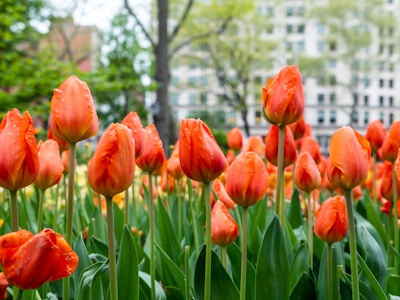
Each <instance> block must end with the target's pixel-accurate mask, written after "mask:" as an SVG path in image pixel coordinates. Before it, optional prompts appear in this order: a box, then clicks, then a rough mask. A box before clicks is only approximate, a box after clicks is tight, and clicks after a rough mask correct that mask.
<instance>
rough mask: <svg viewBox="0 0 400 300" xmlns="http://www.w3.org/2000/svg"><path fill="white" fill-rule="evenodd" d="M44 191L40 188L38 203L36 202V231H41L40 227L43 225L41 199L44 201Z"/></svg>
mask: <svg viewBox="0 0 400 300" xmlns="http://www.w3.org/2000/svg"><path fill="white" fill-rule="evenodd" d="M44 192H45V190H43V189H40V194H39V204H38V224H37V232H40V231H42V227H43V201H44Z"/></svg>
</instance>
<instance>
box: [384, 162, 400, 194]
mask: <svg viewBox="0 0 400 300" xmlns="http://www.w3.org/2000/svg"><path fill="white" fill-rule="evenodd" d="M380 187H381V190H380V192H381V196H382V197H383V198H385V199H386V200H389V201H393V200H394V199H393V172H392V164H391V163H390V162H388V161H385V164H384V171H383V175H382V182H381V185H380ZM397 195H398V196H400V181H399V177H397Z"/></svg>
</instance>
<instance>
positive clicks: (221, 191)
mask: <svg viewBox="0 0 400 300" xmlns="http://www.w3.org/2000/svg"><path fill="white" fill-rule="evenodd" d="M212 187H213V189H214V192H215V194H217V197H218V199H219V200H220V201H222V203H224V204H225V206H226V207H227V208H228V209H231V208H234V207H235V206H236V203H235V202H234V201H233V200H232V199H231V197H229V195H228V193H227V192H226V188H225V186H224V184H223V183H222V182H221V180H219V179H218V178H217V179H215V180H214V181H213V184H212ZM211 194H213V192H211Z"/></svg>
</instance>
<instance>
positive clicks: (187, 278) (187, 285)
mask: <svg viewBox="0 0 400 300" xmlns="http://www.w3.org/2000/svg"><path fill="white" fill-rule="evenodd" d="M190 284H191V280H190V252H189V246H185V300H191V298H190Z"/></svg>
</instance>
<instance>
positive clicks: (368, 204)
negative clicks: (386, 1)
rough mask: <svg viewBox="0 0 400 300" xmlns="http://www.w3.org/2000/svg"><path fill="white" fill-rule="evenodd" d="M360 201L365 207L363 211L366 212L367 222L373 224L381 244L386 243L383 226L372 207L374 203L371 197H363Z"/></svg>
mask: <svg viewBox="0 0 400 300" xmlns="http://www.w3.org/2000/svg"><path fill="white" fill-rule="evenodd" d="M361 203H362V204H363V206H364V207H365V212H366V217H367V219H368V222H370V223H371V224H372V225H373V226H374V228H375V229H376V231H377V232H378V234H379V237H380V238H381V240H382V242H383V244H384V245H387V238H388V237H387V234H386V230H385V227H384V225H383V223H382V221H381V219H380V217H379V214H378V212H377V210H376V209H375V207H374V204H373V203H372V200H371V198H370V197H368V196H366V197H363V200H362V202H361Z"/></svg>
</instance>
